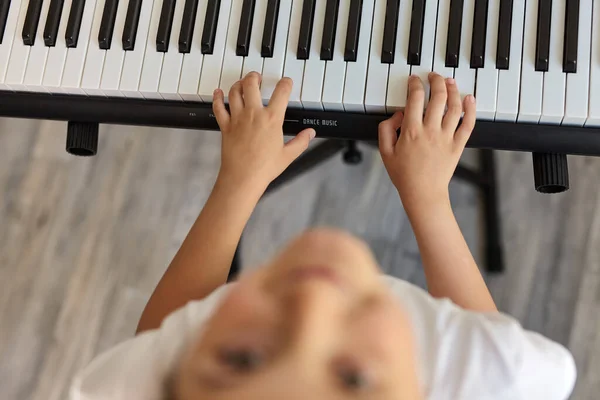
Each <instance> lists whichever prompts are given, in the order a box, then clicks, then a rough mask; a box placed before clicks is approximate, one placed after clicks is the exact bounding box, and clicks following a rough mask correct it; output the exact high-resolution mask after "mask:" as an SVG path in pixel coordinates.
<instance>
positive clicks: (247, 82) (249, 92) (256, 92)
mask: <svg viewBox="0 0 600 400" xmlns="http://www.w3.org/2000/svg"><path fill="white" fill-rule="evenodd" d="M261 80H262V77H261V76H260V74H259V73H258V72H249V73H248V74H247V75H246V76H245V77H244V79H242V91H243V94H244V104H245V105H246V107H258V108H262V106H263V104H262V97H261V95H260V82H261Z"/></svg>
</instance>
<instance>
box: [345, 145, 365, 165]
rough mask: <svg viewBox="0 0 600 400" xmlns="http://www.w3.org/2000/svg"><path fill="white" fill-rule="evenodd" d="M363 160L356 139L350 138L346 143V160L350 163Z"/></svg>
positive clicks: (357, 162)
mask: <svg viewBox="0 0 600 400" xmlns="http://www.w3.org/2000/svg"><path fill="white" fill-rule="evenodd" d="M361 161H362V153H361V152H360V150H358V147H356V142H355V141H354V140H349V141H348V143H347V144H346V151H344V162H345V163H346V164H350V165H356V164H360V162H361Z"/></svg>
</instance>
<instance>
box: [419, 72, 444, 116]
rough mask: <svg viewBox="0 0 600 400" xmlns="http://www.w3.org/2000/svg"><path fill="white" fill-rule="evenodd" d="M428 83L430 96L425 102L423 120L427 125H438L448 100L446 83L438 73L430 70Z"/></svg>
mask: <svg viewBox="0 0 600 400" xmlns="http://www.w3.org/2000/svg"><path fill="white" fill-rule="evenodd" d="M429 84H430V86H431V98H430V99H429V104H427V110H425V119H424V122H425V124H427V125H429V126H432V127H439V126H441V125H442V118H444V111H446V101H447V100H448V92H447V90H446V83H445V82H444V78H443V77H442V76H441V75H440V74H436V73H435V72H430V73H429Z"/></svg>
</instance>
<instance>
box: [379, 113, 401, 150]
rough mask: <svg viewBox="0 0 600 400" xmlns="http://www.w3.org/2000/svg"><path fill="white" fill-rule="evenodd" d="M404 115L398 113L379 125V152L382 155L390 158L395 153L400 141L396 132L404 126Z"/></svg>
mask: <svg viewBox="0 0 600 400" xmlns="http://www.w3.org/2000/svg"><path fill="white" fill-rule="evenodd" d="M403 119H404V115H403V114H402V112H400V111H397V112H396V113H395V114H394V115H392V116H391V117H390V118H388V119H386V120H385V121H383V122H381V123H380V124H379V151H380V152H381V154H382V155H384V156H388V155H391V154H393V153H394V147H395V146H396V142H397V141H398V133H397V132H396V131H397V130H398V129H399V128H400V127H401V126H402V120H403Z"/></svg>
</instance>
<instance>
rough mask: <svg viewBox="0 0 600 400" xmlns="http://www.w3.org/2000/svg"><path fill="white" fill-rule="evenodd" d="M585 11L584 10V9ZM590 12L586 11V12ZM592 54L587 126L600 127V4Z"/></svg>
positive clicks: (597, 6) (595, 16) (596, 9)
mask: <svg viewBox="0 0 600 400" xmlns="http://www.w3.org/2000/svg"><path fill="white" fill-rule="evenodd" d="M582 10H583V9H582ZM586 11H587V12H589V10H584V12H586ZM591 49H592V54H591V60H590V87H591V88H593V89H592V90H590V99H589V104H588V117H587V119H586V120H585V126H598V127H600V90H598V88H600V4H598V3H597V2H595V4H594V11H593V24H592V47H591Z"/></svg>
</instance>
